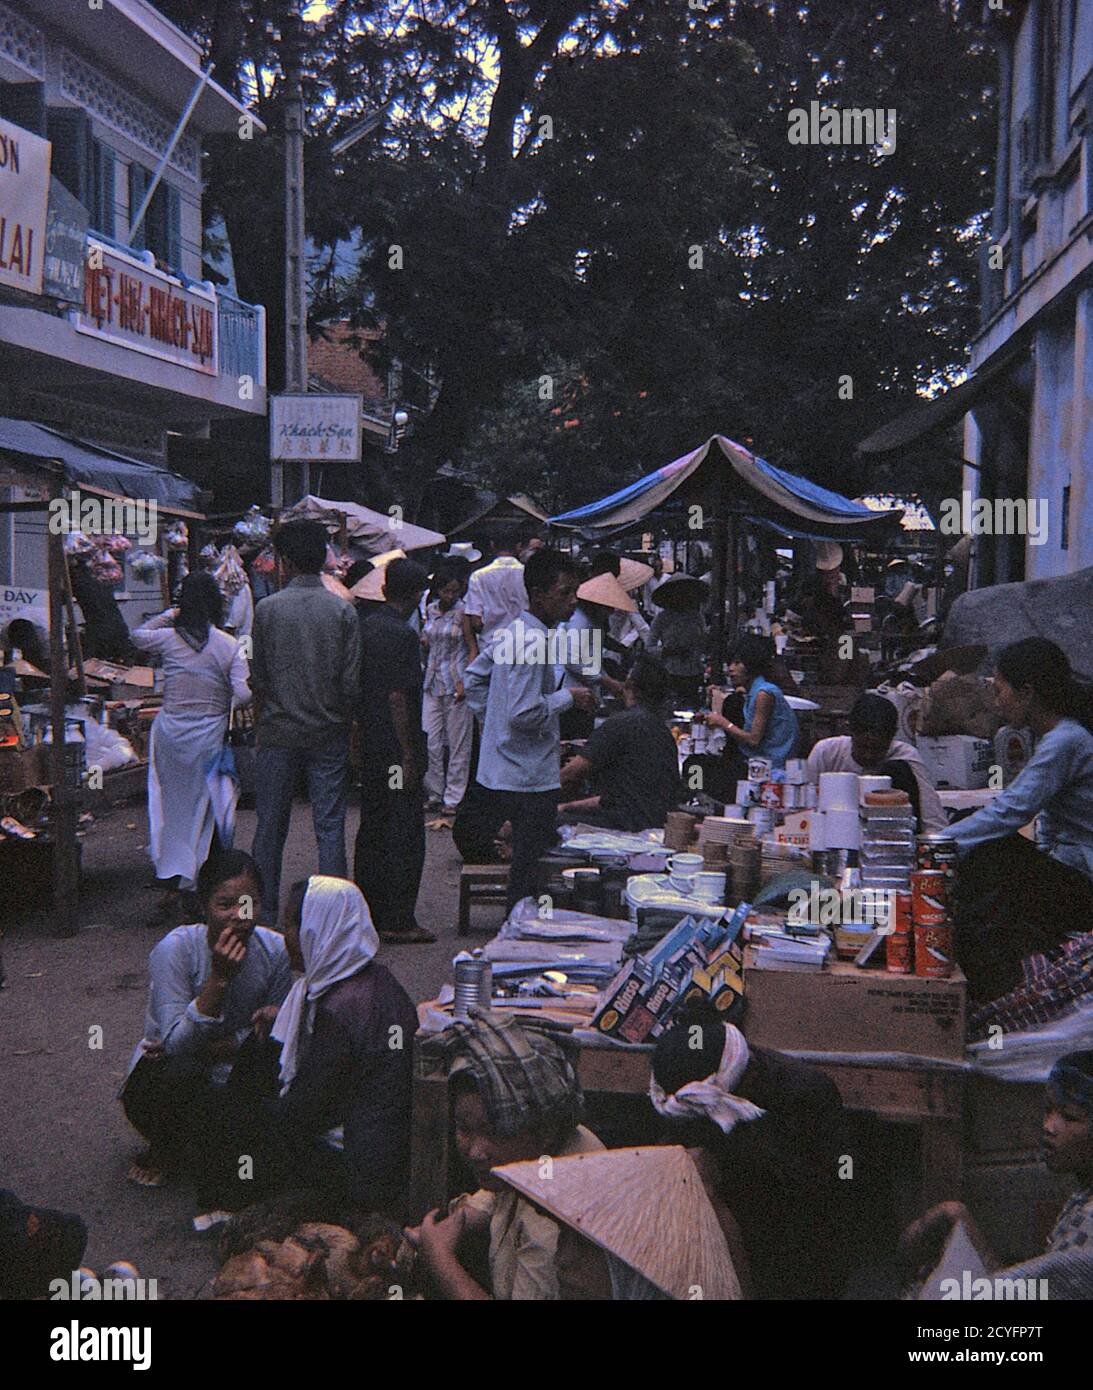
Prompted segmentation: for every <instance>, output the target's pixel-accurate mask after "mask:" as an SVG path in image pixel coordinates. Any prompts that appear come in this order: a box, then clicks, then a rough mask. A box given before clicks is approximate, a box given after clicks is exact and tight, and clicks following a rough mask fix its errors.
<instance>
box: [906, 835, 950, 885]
mask: <svg viewBox="0 0 1093 1390" xmlns="http://www.w3.org/2000/svg"><path fill="white" fill-rule="evenodd" d="M915 863H916V866H917V867H918V868H919V869H940V870H941V871H942V872H943V873H945V874H947V875H948V876H949V877H950V878H952V877H953V876H954V875H955V874H956V841H955V840H954V839H952V838H951V836H949V835H916V836H915Z"/></svg>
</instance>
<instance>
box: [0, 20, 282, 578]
mask: <svg viewBox="0 0 1093 1390" xmlns="http://www.w3.org/2000/svg"><path fill="white" fill-rule="evenodd" d="M201 67H202V62H201V53H200V50H199V48H198V47H197V45H196V44H195V43H193V41H192V40H190V39H189V38H188V37H186V36H185V35H184V34H182V33H181V31H180V30H178V29H177V28H175V27H174V26H173V25H172V24H170V23H169V22H168V21H167V20H166V19H165V18H164V17H163V16H162V15H161V14H160V13H159V12H158V11H157V10H155V9H154V8H153V7H152V6H151V5H150V4H148V3H146V0H103V3H102V5H101V6H99V7H96V6H92V5H88V4H86V3H82V0H81V3H76V0H64V2H63V3H60V2H59V0H0V200H4V199H7V200H8V202H7V203H5V202H2V201H0V417H13V418H16V419H20V420H31V421H34V422H36V423H38V424H43V425H47V426H50V427H52V428H54V429H57V430H60V431H62V432H64V433H65V434H68V435H71V436H74V437H76V438H78V439H81V440H85V441H88V442H90V443H93V444H96V445H100V446H103V447H106V448H109V449H111V450H115V451H117V452H118V453H120V454H123V455H125V456H126V457H128V458H130V459H137V460H141V461H145V462H149V463H158V464H161V465H162V464H165V463H166V462H167V457H168V441H169V439H170V438H177V437H178V436H189V437H194V438H203V437H206V436H207V434H208V432H209V426H210V422H212V421H214V420H218V419H231V418H235V419H240V420H242V419H246V418H248V417H255V416H263V415H264V414H265V412H266V374H265V318H264V311H263V310H262V308H261V307H260V306H255V305H249V304H244V303H242V302H241V301H240V300H238V299H236V298H235V297H234V296H232V295H230V294H228V293H226V292H225V291H224V290H223V289H218V288H217V287H216V286H214V285H213V284H211V283H209V282H208V281H207V280H205V278H204V272H203V269H202V182H201V145H202V140H203V138H204V137H206V136H208V135H211V134H214V133H225V132H234V133H236V134H241V133H244V132H246V133H249V134H250V135H260V134H261V132H262V126H261V124H260V122H258V121H257V119H256V118H255V117H253V116H252V115H251V114H250V113H249V112H247V111H246V110H245V109H244V108H243V107H242V106H240V104H239V103H238V102H237V101H236V100H235V98H234V97H232V96H231V95H229V93H227V92H226V91H224V90H223V89H222V88H220V87H219V86H217V85H216V83H215V82H214V81H212V80H209V81H208V82H207V83H206V84H205V86H204V88H203V90H202V91H201V94H200V97H199V98H198V100H197V102H196V105H195V106H194V108H193V111H192V114H191V116H190V118H189V121H188V122H187V124H186V126H185V128H184V129H183V131H182V133H181V136H180V137H179V138H178V139H177V140H176V139H175V138H174V137H175V136H176V134H177V127H178V124H179V121H180V118H181V117H182V115H183V113H184V111H185V109H186V107H187V104H188V102H189V101H190V99H191V95H192V93H193V92H194V89H195V85H196V83H197V82H198V81H199V79H200V76H201ZM165 157H166V164H165V165H164V167H163V170H162V176H161V178H160V180H159V182H158V185H156V186H155V188H154V191H152V192H151V197H150V200H149V198H148V196H147V195H148V194H149V191H150V189H151V188H152V185H153V182H154V176H155V173H156V171H157V169H159V167H160V165H161V163H162V161H163V160H164V158H165ZM5 172H7V173H9V174H11V175H12V179H11V180H10V181H9V182H8V183H5V180H4V178H3V177H2V176H3V174H4V173H5ZM39 181H40V182H41V187H40V188H39V187H36V184H37V183H38V182H39ZM14 199H17V200H18V206H16V203H15V202H14V201H12V200H14ZM144 204H147V207H146V211H145V212H144V214H143V217H141V218H140V220H139V225H138V215H139V214H140V213H141V209H142V206H143V205H144ZM5 212H7V213H8V216H7V217H6V218H5ZM42 526H43V522H42V520H41V518H39V519H38V520H37V521H36V522H35V521H33V520H32V519H31V518H30V517H29V516H28V517H27V518H25V519H19V520H16V519H15V518H8V519H7V520H4V521H0V582H5V583H18V582H29V581H30V579H31V578H32V577H34V575H36V574H37V573H38V572H39V571H40V568H41V567H40V566H39V564H38V561H39V559H40V558H41V556H40V554H39V552H40V551H43V550H44V533H43V534H40V535H38V534H35V527H37V528H38V530H39V531H40V530H41V528H42Z"/></svg>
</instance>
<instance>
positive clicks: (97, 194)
mask: <svg viewBox="0 0 1093 1390" xmlns="http://www.w3.org/2000/svg"><path fill="white" fill-rule="evenodd" d="M91 152H92V161H91V164H92V170H91V183H92V190H93V198H92V207H91V209H90V212H91V225H92V226H93V227H94V228H95V230H96V231H98V232H102V234H103V235H104V236H108V237H112V236H113V235H114V164H115V160H114V151H113V150H112V149H111V148H110V147H109V145H104V144H103V143H102V141H101V140H93V141H92V142H91Z"/></svg>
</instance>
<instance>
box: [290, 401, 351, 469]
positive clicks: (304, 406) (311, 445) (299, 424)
mask: <svg viewBox="0 0 1093 1390" xmlns="http://www.w3.org/2000/svg"><path fill="white" fill-rule="evenodd" d="M269 455H270V458H271V459H281V460H284V461H286V462H287V461H289V460H294V461H301V460H302V461H305V462H311V461H312V460H319V461H320V462H321V461H323V460H324V459H325V460H330V461H333V462H339V463H360V461H361V397H360V396H327V395H322V394H320V393H318V392H316V393H314V394H309V395H306V396H305V395H291V394H286V395H283V396H271V397H270V402H269Z"/></svg>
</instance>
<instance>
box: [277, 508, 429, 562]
mask: <svg viewBox="0 0 1093 1390" xmlns="http://www.w3.org/2000/svg"><path fill="white" fill-rule="evenodd" d="M343 516H344V517H345V530H346V535H347V536H348V537H349V539H350V541H352V542H353V544H354V545H355V546H357V547H358V548H359V549H361V550H363V551H364V552H365V554H367V555H382V554H383V553H384V552H385V551H388V550H390V549H391V548H392V546H394V545H397V546H398V547H399V548H400V549H402V550H406V551H410V550H427V549H428V547H429V546H431V545H443V544H444V537H443V536H442V535H441V534H440V532H439V531H430V530H428V529H427V528H426V527H424V526H412V525H411V524H410V522H408V521H402V522H400V523H399V524H398V525H397V526H396V525H395V524H394V523H393V521H392V518H391V517H389V516H387V515H386V514H385V513H383V512H374V511H373V510H372V509H371V507H362V506H361V505H360V503H359V502H335V501H332V500H331V499H330V498H328V497H315V496H314V495H313V494H312V493H308V495H307V496H306V497H303V498H301V499H300V501H299V502H297V503H295V505H293V506H292V507H289V508H287V509H286V510H285V511H283V512H282V513H281V520H282V521H303V520H307V521H322V522H324V523H325V524H326V525H327V526H332V527H338V526H340V525H341V523H342V517H343Z"/></svg>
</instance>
